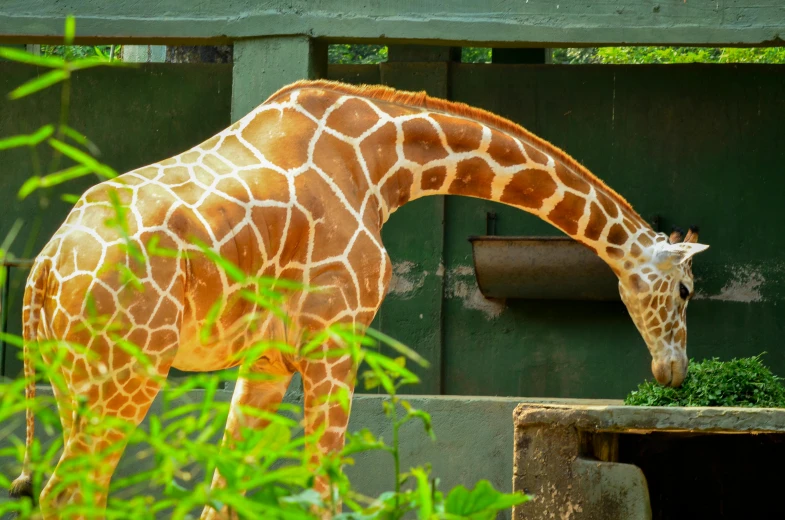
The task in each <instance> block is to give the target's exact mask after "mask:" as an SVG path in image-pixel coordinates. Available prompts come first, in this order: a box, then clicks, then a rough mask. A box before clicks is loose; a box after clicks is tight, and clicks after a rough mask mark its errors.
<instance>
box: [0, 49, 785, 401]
mask: <svg viewBox="0 0 785 520" xmlns="http://www.w3.org/2000/svg"><path fill="white" fill-rule="evenodd" d="M0 67H2V68H0V88H2V90H3V91H8V90H10V89H11V88H12V87H13V86H15V85H17V84H19V83H21V82H22V81H23V80H24V79H25V78H26V77H29V75H30V74H31V72H30V71H27V70H26V69H20V68H19V67H17V66H15V65H11V64H2V65H0ZM200 67H201V68H200ZM83 76H84V79H79V78H80V77H81V76H77V83H76V90H75V93H76V97H77V99H80V96H84V97H83V98H81V99H82V101H77V103H76V105H75V107H74V116H75V119H74V123H75V125H76V126H77V127H78V128H79V129H80V130H83V131H85V132H87V134H88V135H90V136H91V137H92V138H94V139H96V140H97V141H98V143H99V145H100V146H101V147H102V149H103V150H104V156H103V157H102V158H103V159H104V160H105V161H107V162H109V163H110V164H112V165H113V166H114V167H115V168H117V169H118V170H120V171H124V170H127V169H129V168H132V167H135V166H140V165H143V164H146V163H148V162H152V161H154V160H157V159H160V158H162V157H166V156H168V155H171V154H173V153H176V152H178V151H180V150H182V149H184V148H187V147H188V146H191V145H192V144H194V143H195V142H198V140H199V139H202V138H204V137H206V136H208V135H210V134H211V133H213V132H215V131H217V130H220V129H221V128H223V126H225V124H226V123H228V121H229V110H230V109H229V95H230V90H231V88H230V82H231V69H230V68H228V67H227V66H221V65H202V66H192V65H187V66H186V65H151V66H146V67H143V68H141V69H137V70H133V71H128V70H122V71H120V70H115V71H100V72H99V71H94V72H89V73H85V74H84V75H83ZM328 76H329V77H330V78H334V79H342V80H344V81H349V82H365V83H376V82H385V83H388V84H392V85H394V86H398V87H401V88H426V87H427V88H428V89H429V90H430V91H431V92H444V93H445V94H444V95H447V96H448V97H450V98H452V99H455V100H458V101H464V102H467V103H470V104H472V105H476V106H479V107H483V108H486V109H489V110H491V111H494V112H496V113H499V114H501V115H503V116H506V117H509V118H511V119H513V120H514V121H517V122H519V123H521V124H523V125H525V126H527V127H528V128H529V129H530V130H532V131H534V132H535V133H538V134H539V135H541V136H542V137H544V138H546V139H549V140H551V141H552V142H553V143H554V144H556V145H558V146H560V147H562V148H563V149H565V150H567V151H568V152H569V153H570V154H572V155H573V156H575V157H576V158H577V159H578V160H580V161H582V162H583V163H584V164H585V165H587V166H588V167H589V168H590V169H591V170H592V171H594V172H595V173H596V174H597V175H598V176H599V177H600V178H602V179H603V180H605V181H606V182H607V183H608V184H609V185H611V186H612V187H614V188H615V189H616V190H617V191H619V192H620V193H621V194H622V195H624V196H625V197H626V198H627V199H628V200H629V201H630V202H631V203H632V204H633V206H634V207H635V208H636V209H637V210H638V211H639V212H640V213H641V214H642V215H643V216H644V217H646V218H647V219H653V218H654V217H655V215H659V217H660V219H661V226H662V229H663V230H669V229H670V226H671V225H673V224H677V225H680V226H683V227H687V226H689V225H691V224H693V223H697V224H699V225H700V226H701V230H702V231H701V241H703V242H705V243H708V244H710V245H711V249H709V250H708V251H707V252H706V253H703V254H701V255H700V256H699V257H696V260H695V264H694V271H695V274H696V278H697V288H698V291H699V293H698V297H697V298H696V299H695V300H694V301H693V302H692V303H691V304H690V307H689V311H688V330H689V341H688V345H689V352H688V353H689V355H691V356H694V357H696V358H699V359H700V358H704V357H707V356H719V357H721V358H730V357H732V356H748V355H753V354H758V353H760V352H761V351H764V350H765V351H768V355H767V356H766V357H765V358H764V359H765V360H766V363H767V364H769V365H770V366H771V367H772V368H773V369H774V370H775V372H777V373H778V374H781V375H785V350H783V349H781V348H780V345H781V341H782V339H781V338H782V337H783V328H785V320H783V312H782V305H783V298H785V278H784V277H783V274H785V234H784V233H782V231H781V230H780V229H779V227H778V223H779V222H781V220H782V218H781V216H780V215H779V212H780V208H781V206H782V203H781V200H782V192H783V188H785V180H783V179H784V178H783V176H782V172H781V169H782V167H781V165H782V164H783V158H784V157H783V156H785V148H784V147H782V145H781V143H782V142H783V138H785V135H784V134H785V128H783V127H782V125H781V118H782V114H783V113H785V81H783V80H785V67H783V66H766V65H679V66H552V65H502V64H494V65H468V64H456V63H445V62H432V63H422V62H421V63H388V64H383V65H381V66H372V65H366V66H331V67H330V69H329V71H328ZM79 82H82V83H79ZM440 95H441V94H440ZM205 99H207V100H210V102H205V101H204V100H205ZM25 103H27V104H25ZM54 110H55V104H54V97H50V98H46V97H45V99H44V100H43V101H42V100H40V99H39V100H38V101H36V102H32V101H27V102H25V101H20V102H7V101H6V100H4V99H3V100H0V135H9V134H12V133H15V132H18V131H29V130H31V129H33V128H34V127H36V126H37V125H39V124H41V123H42V122H43V121H44V115H45V114H53V113H54ZM77 123H78V124H77ZM2 157H3V159H2V160H1V161H0V171H2V175H1V176H0V183H2V186H4V187H5V188H6V192H7V193H8V194H9V198H8V203H7V204H6V205H4V206H3V207H2V208H0V211H2V213H0V236H4V235H5V232H6V231H7V230H8V228H9V227H10V225H11V224H12V222H13V218H15V217H16V216H17V215H22V216H25V217H28V218H29V217H32V215H33V214H34V213H35V208H34V207H32V206H30V205H23V204H18V203H16V202H14V201H13V198H12V197H10V194H11V193H14V192H15V191H16V190H17V189H18V186H19V184H20V182H21V179H22V178H24V175H26V171H27V170H25V168H27V165H28V164H29V162H28V161H27V158H26V157H25V156H24V154H22V153H17V154H16V155H13V154H8V153H3V155H2ZM75 190H76V188H72V191H75ZM66 209H67V207H66V206H65V204H63V203H56V204H55V203H53V206H52V209H50V210H48V211H47V212H46V213H45V215H44V216H45V219H44V222H45V227H44V228H43V229H42V232H43V233H44V234H46V232H47V231H49V232H51V230H53V229H54V228H55V227H56V225H57V224H59V222H60V221H61V220H62V217H63V216H64V215H65V211H66ZM490 210H493V211H496V212H497V214H498V219H497V233H498V234H499V235H543V234H545V235H555V234H559V232H558V231H557V230H556V229H555V228H553V227H551V226H549V225H547V224H545V223H543V222H541V221H539V220H537V219H536V218H535V217H533V216H531V215H528V214H525V213H523V212H520V211H517V210H515V209H513V208H508V207H506V206H502V205H500V204H494V203H488V202H483V201H478V200H474V199H465V198H457V197H447V198H443V199H441V201H439V200H437V199H436V198H430V199H428V198H426V199H422V200H419V201H416V202H414V203H412V204H410V205H407V206H406V207H404V208H403V209H402V210H401V211H399V212H398V213H396V214H395V215H393V217H392V219H391V220H390V222H389V223H388V226H387V227H386V228H385V230H384V237H385V241H386V243H387V244H388V247H389V249H390V252H391V256H392V259H393V264H394V266H395V268H396V270H395V273H396V274H395V276H396V280H395V283H394V286H393V290H392V291H391V293H390V294H389V295H388V297H387V299H386V301H385V303H384V304H383V307H382V310H381V312H380V315H379V318H378V319H377V320H376V322H375V324H376V325H377V326H379V327H380V328H381V329H382V330H384V331H386V332H388V333H390V334H392V335H394V336H396V337H399V338H401V339H403V340H404V341H406V342H407V343H409V344H410V345H411V346H413V347H415V348H416V349H418V350H419V351H421V352H423V353H424V354H425V355H427V356H428V357H429V359H431V361H432V362H433V363H434V369H433V370H431V371H429V372H428V373H427V374H425V377H424V381H423V384H422V385H420V386H419V387H418V388H415V389H413V391H415V392H418V393H423V394H435V393H445V394H452V395H486V396H492V395H498V396H548V397H557V396H560V397H591V398H620V397H623V396H624V395H625V394H626V393H627V392H628V391H629V390H631V389H632V388H634V387H635V386H636V385H637V384H638V383H639V382H641V381H643V380H644V379H645V378H647V377H650V372H649V362H650V358H649V354H648V352H647V351H646V348H645V346H644V343H643V341H642V339H641V338H640V336H639V335H638V333H637V331H636V330H635V328H634V326H633V324H632V322H631V320H630V318H629V316H628V315H627V313H626V310H625V309H624V307H623V306H622V304H621V303H613V302H611V303H589V302H547V301H521V300H508V301H507V302H506V303H505V304H499V303H495V302H490V301H488V300H485V299H484V298H482V296H481V294H480V293H479V291H478V289H477V287H476V282H475V278H474V273H473V268H472V256H471V248H470V243H469V242H468V240H467V238H468V237H469V236H471V235H482V234H485V232H486V212H487V211H490ZM425 224H427V225H425ZM440 265H441V266H442V267H441V268H440V267H439V266H440ZM15 297H16V298H19V297H20V294H19V293H17V294H16V296H15ZM17 312H18V311H17ZM420 315H422V318H420ZM12 320H14V316H13V315H12ZM16 320H17V321H12V325H13V326H14V327H17V325H16V323H17V322H18V318H16ZM12 330H13V329H12ZM17 330H18V328H17ZM14 366H16V367H18V365H14ZM9 367H11V363H10V362H9ZM11 368H13V367H11ZM8 374H9V375H13V374H14V371H13V370H9V371H8Z"/></svg>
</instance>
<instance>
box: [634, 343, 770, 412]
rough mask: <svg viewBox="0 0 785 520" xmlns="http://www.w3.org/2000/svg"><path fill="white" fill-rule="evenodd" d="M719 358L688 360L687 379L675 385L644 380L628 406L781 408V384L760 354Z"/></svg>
mask: <svg viewBox="0 0 785 520" xmlns="http://www.w3.org/2000/svg"><path fill="white" fill-rule="evenodd" d="M762 355H763V354H759V355H757V356H752V357H748V358H740V359H736V358H734V359H732V360H730V361H720V360H719V359H717V358H712V359H707V360H704V361H702V362H700V363H696V362H694V361H693V360H690V369H689V372H688V374H687V378H686V379H685V380H684V383H683V384H682V386H681V387H679V388H670V387H664V386H662V385H659V384H657V382H655V381H647V382H644V383H642V384H640V385H639V386H638V389H637V390H634V391H632V392H630V394H629V395H627V397H626V398H625V400H624V403H625V404H627V405H632V406H741V407H762V408H785V386H783V384H782V379H781V378H779V377H777V376H776V375H774V374H773V373H772V372H771V370H769V368H768V367H766V366H765V365H764V364H763V362H762V361H761V356H762Z"/></svg>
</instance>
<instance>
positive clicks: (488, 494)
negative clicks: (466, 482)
mask: <svg viewBox="0 0 785 520" xmlns="http://www.w3.org/2000/svg"><path fill="white" fill-rule="evenodd" d="M528 500H529V497H528V496H527V495H523V494H521V493H501V492H499V491H496V490H495V489H494V488H493V485H491V483H490V482H489V481H487V480H480V481H479V482H477V485H476V486H475V488H474V489H473V490H471V491H469V490H468V489H466V488H465V487H464V486H461V485H459V486H457V487H455V488H453V489H452V491H450V493H449V494H448V495H447V502H446V504H445V512H446V513H448V514H452V515H458V516H459V517H460V518H469V519H471V520H493V519H494V518H496V513H497V512H498V511H501V510H502V509H507V508H509V507H512V506H514V505H518V504H523V503H524V502H527V501H528Z"/></svg>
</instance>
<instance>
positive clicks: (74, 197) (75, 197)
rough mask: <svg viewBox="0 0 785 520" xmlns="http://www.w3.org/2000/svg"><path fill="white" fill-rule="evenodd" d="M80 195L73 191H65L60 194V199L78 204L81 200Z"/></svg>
mask: <svg viewBox="0 0 785 520" xmlns="http://www.w3.org/2000/svg"><path fill="white" fill-rule="evenodd" d="M79 199H80V196H79V195H74V194H73V193H63V194H62V195H60V200H62V201H64V202H67V203H69V204H76V203H77V202H79Z"/></svg>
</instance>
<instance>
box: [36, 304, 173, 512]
mask: <svg viewBox="0 0 785 520" xmlns="http://www.w3.org/2000/svg"><path fill="white" fill-rule="evenodd" d="M165 310H167V309H165ZM171 311H172V312H173V313H175V315H176V309H171ZM142 329H146V330H145V331H144V334H143V335H142V336H139V335H136V333H135V331H141V330H142ZM175 330H176V325H175V326H167V327H166V329H165V330H154V329H151V328H148V327H145V326H144V325H142V326H135V327H133V328H132V329H131V330H130V331H129V332H128V334H127V335H126V340H127V341H130V342H132V343H135V344H136V346H137V347H138V348H140V349H141V352H140V353H137V354H134V355H132V354H130V353H129V352H128V351H127V350H124V348H122V347H120V346H118V345H117V344H116V343H115V342H113V341H110V340H109V339H108V338H107V335H106V334H100V335H96V336H95V337H93V338H92V340H91V341H90V342H89V352H91V353H93V354H97V356H96V357H95V358H88V357H85V356H84V355H80V354H74V355H73V358H72V360H71V362H70V363H69V365H70V367H69V370H67V371H64V373H66V372H67V376H65V377H64V379H65V384H64V385H57V386H60V388H59V389H58V390H56V396H57V399H58V409H59V411H60V417H61V422H62V424H63V429H64V434H65V435H67V437H66V440H65V444H64V447H63V452H62V454H61V456H60V460H59V462H58V463H57V466H56V467H55V470H54V472H53V473H52V475H51V477H50V478H49V481H48V482H47V484H46V485H45V486H44V489H43V491H42V492H41V495H40V506H41V513H42V515H43V518H44V519H45V520H48V519H54V518H85V517H90V518H96V516H95V514H94V513H95V512H96V511H100V512H101V514H103V511H104V509H105V507H106V501H107V497H108V492H109V483H110V481H111V479H112V475H113V473H114V470H115V468H116V467H117V464H118V463H119V461H120V457H121V456H122V454H123V452H124V451H125V447H126V445H127V442H128V438H129V436H130V434H131V433H132V432H133V430H134V429H135V428H136V427H137V426H138V425H139V424H140V423H141V422H142V420H143V419H144V417H145V415H146V414H147V411H148V409H149V408H150V405H151V404H152V402H153V400H154V399H155V396H156V395H157V394H158V391H159V390H160V388H161V385H162V383H163V380H165V378H166V376H167V374H168V372H169V368H170V367H171V363H172V360H173V359H174V357H175V352H176V350H177V346H178V340H179V335H178V333H177V332H175ZM151 331H152V332H151ZM141 337H144V338H146V339H145V340H144V341H139V338H141ZM66 339H70V340H73V339H79V340H83V339H84V338H81V337H78V336H74V338H70V337H68V338H66ZM143 358H144V359H143ZM82 508H87V509H90V510H92V511H93V514H90V515H86V514H84V513H82V512H80V509H82ZM98 517H101V516H100V515H99V516H98Z"/></svg>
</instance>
